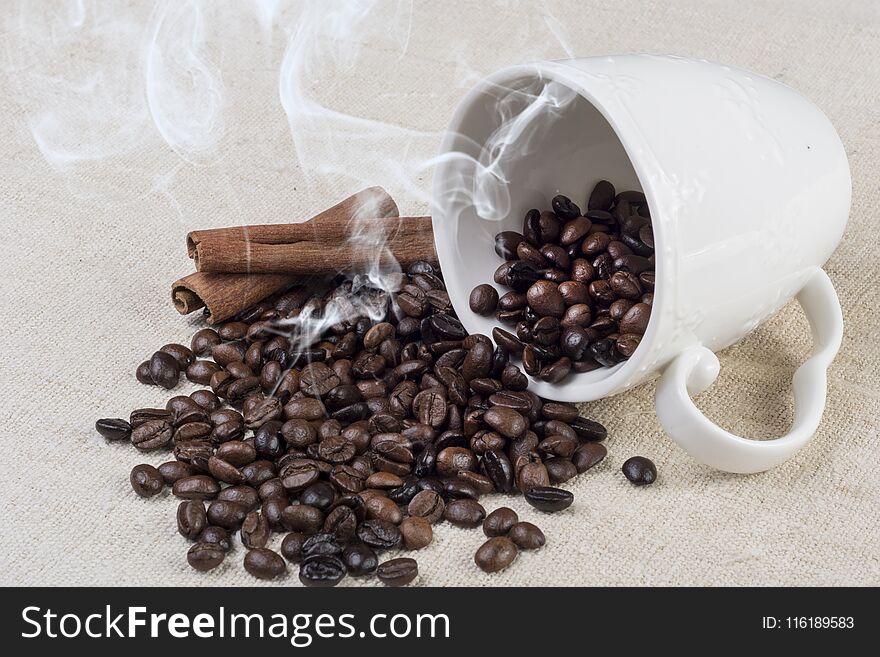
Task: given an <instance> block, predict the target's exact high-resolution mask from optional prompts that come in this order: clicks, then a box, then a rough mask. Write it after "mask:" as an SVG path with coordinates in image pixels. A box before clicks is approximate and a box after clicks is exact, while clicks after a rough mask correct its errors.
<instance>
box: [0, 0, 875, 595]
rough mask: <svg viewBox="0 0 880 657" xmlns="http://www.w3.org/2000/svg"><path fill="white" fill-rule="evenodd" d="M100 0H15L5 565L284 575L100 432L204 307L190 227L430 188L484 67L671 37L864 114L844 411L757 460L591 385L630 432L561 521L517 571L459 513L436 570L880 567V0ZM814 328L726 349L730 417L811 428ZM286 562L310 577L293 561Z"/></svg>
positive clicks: (7, 115)
mask: <svg viewBox="0 0 880 657" xmlns="http://www.w3.org/2000/svg"><path fill="white" fill-rule="evenodd" d="M96 4H98V5H99V6H100V10H99V13H98V14H95V13H94V12H95V11H96V10H95V9H94V8H93V7H92V5H87V8H86V10H85V11H82V12H81V10H80V9H79V8H78V5H77V3H70V4H69V5H63V6H62V5H58V6H57V7H56V6H53V5H51V4H48V3H21V7H19V6H18V5H13V3H7V6H6V7H5V8H4V23H3V26H2V29H0V41H2V43H0V54H2V76H3V77H2V89H0V91H2V93H0V117H2V120H0V167H2V175H0V220H2V237H0V258H2V265H0V266H2V272H3V273H2V282H3V285H2V291H0V300H2V301H0V303H2V310H3V325H2V330H0V345H2V348H0V354H2V358H0V373H2V386H3V390H4V393H5V394H4V403H3V404H2V411H0V413H2V417H3V424H2V430H0V450H2V451H0V453H2V455H3V468H2V472H3V474H2V476H0V499H2V500H3V508H4V520H3V522H0V545H2V547H0V583H2V584H52V585H72V584H79V585H86V584H102V585H114V584H135V585H149V584H182V585H197V584H215V585H225V584H253V583H255V582H254V580H253V579H252V578H250V577H249V576H248V575H247V574H246V573H245V572H244V570H243V568H242V566H241V556H242V548H241V547H240V546H239V547H238V549H237V550H236V552H235V553H234V554H233V555H232V556H231V557H230V558H228V559H227V560H226V562H225V563H224V565H223V566H222V567H220V568H218V569H217V570H215V571H214V572H212V573H210V574H199V573H196V572H194V571H192V570H191V569H190V568H189V567H188V566H187V565H186V561H185V553H186V549H187V547H188V545H187V543H186V542H185V541H184V539H183V538H181V537H180V536H179V535H177V533H176V529H175V520H174V509H175V506H176V504H175V500H174V499H173V498H171V497H170V496H169V495H167V494H165V495H164V496H163V497H161V498H156V499H151V500H142V499H140V498H137V497H136V496H135V495H134V494H133V493H132V491H131V488H130V487H129V484H128V473H129V470H130V469H131V467H132V466H133V465H135V464H136V463H139V462H141V461H143V460H144V457H143V456H142V455H140V454H138V453H136V452H135V450H133V449H132V448H131V447H129V446H127V445H113V444H107V443H105V441H104V440H103V439H101V438H100V437H99V436H97V435H96V434H95V433H94V430H93V423H94V420H95V419H96V418H97V417H101V416H111V417H112V416H120V415H121V416H125V415H127V413H128V411H129V410H130V409H132V408H134V407H139V406H151V405H162V404H164V402H165V399H166V398H167V397H168V394H167V393H165V392H164V391H161V390H159V389H156V388H150V387H145V386H142V385H140V384H138V383H137V382H136V381H135V379H134V376H133V375H134V369H135V366H136V365H137V364H138V363H139V362H140V361H141V360H143V359H144V358H146V357H148V356H149V355H150V354H151V353H152V352H153V350H154V349H156V348H157V347H158V346H160V345H162V344H164V343H166V342H170V341H186V340H188V338H189V335H190V334H191V333H192V331H193V327H195V326H196V325H197V321H196V320H195V319H193V318H183V317H180V316H178V315H177V313H176V312H175V311H174V310H173V308H172V307H171V305H170V302H169V298H168V292H169V290H168V287H169V283H170V282H171V281H172V280H173V279H175V278H176V277H177V276H179V275H182V274H184V273H187V271H189V266H190V264H189V261H188V260H187V258H186V255H185V251H184V243H183V237H184V233H185V232H186V231H187V230H188V229H192V228H197V227H202V228H206V227H212V226H222V225H228V224H238V223H249V222H250V223H254V222H268V221H289V220H291V219H293V218H302V217H305V216H308V215H309V214H312V213H313V212H314V211H316V210H319V209H321V208H323V207H325V206H327V205H328V203H329V202H330V201H335V200H337V199H340V198H342V197H344V196H345V195H347V194H348V193H350V192H352V191H354V190H356V189H358V188H360V187H363V186H365V185H367V184H380V185H383V186H385V187H386V188H387V189H388V190H389V191H391V192H392V194H394V196H395V197H396V198H397V200H398V202H399V204H400V206H401V209H402V211H403V212H405V213H410V214H420V213H425V212H426V211H427V190H428V188H429V183H430V177H431V165H430V162H429V161H428V160H429V158H430V157H431V156H432V155H433V154H434V153H435V152H436V149H437V145H438V141H439V131H440V130H442V128H443V127H444V126H445V124H446V122H447V121H448V119H449V117H450V114H451V112H452V110H453V108H454V107H455V105H456V103H457V102H458V101H459V99H460V98H461V97H462V95H463V94H464V92H465V90H466V89H467V88H468V87H469V86H470V85H471V84H472V83H473V82H474V81H475V80H476V79H477V78H478V77H479V76H481V75H484V74H486V73H488V72H490V71H492V70H494V69H496V68H498V67H500V66H503V65H507V64H513V63H518V62H524V61H529V60H534V59H538V58H548V57H552V58H559V57H565V56H566V55H567V54H577V55H591V54H602V53H624V52H637V51H649V52H658V53H664V52H674V53H680V54H683V55H693V56H701V57H705V58H708V59H712V60H717V61H722V62H726V63H730V64H734V65H737V66H742V67H745V68H749V69H753V70H755V71H758V72H760V73H763V74H765V75H767V76H770V77H772V78H775V79H778V80H781V81H783V82H785V83H787V84H790V85H792V86H794V87H795V88H797V89H799V90H800V91H802V92H803V93H804V94H806V95H807V96H809V97H810V98H812V99H813V100H814V101H815V102H816V103H817V104H818V105H819V106H820V107H821V108H822V109H823V110H824V111H825V112H826V113H827V114H828V116H829V117H830V119H831V120H832V122H833V123H834V125H835V126H836V127H837V129H838V131H839V132H840V136H841V138H842V139H843V142H844V144H845V145H846V150H847V154H848V156H849V161H850V165H851V167H852V174H853V205H852V213H851V217H850V223H849V227H848V229H847V231H846V235H845V236H844V238H843V242H842V243H841V245H840V246H839V247H838V249H837V251H836V252H835V253H834V255H833V256H832V257H831V259H830V261H829V262H828V264H827V267H826V268H827V271H828V273H829V274H830V276H831V278H832V279H833V281H834V284H835V285H836V287H837V290H838V292H839V294H840V299H841V301H842V303H843V307H844V315H845V321H846V334H845V336H844V341H843V345H842V348H841V350H840V354H839V355H838V357H837V359H836V361H835V362H834V365H833V366H832V368H831V370H830V373H829V379H828V387H829V394H828V407H827V409H826V412H825V417H824V420H823V422H822V425H821V427H820V428H819V431H818V433H817V435H816V437H815V438H814V440H813V441H812V442H811V443H810V444H809V446H808V447H807V448H806V449H804V450H803V452H801V453H800V454H799V455H798V456H797V457H796V458H794V459H792V460H791V461H790V462H789V463H786V464H785V465H783V466H781V467H779V468H777V469H775V470H773V471H771V472H768V473H765V474H761V475H756V476H733V475H725V474H719V473H718V472H714V471H711V470H709V469H707V468H705V467H702V466H700V465H698V464H696V463H695V462H693V461H692V460H691V459H689V458H688V457H687V455H685V454H684V453H683V452H682V451H681V450H679V449H678V448H677V447H675V446H674V445H673V444H672V443H671V442H670V441H669V440H668V439H666V438H665V437H664V435H663V433H662V432H661V430H660V428H659V426H658V424H657V421H656V419H655V417H654V413H653V410H652V408H653V406H652V404H653V392H654V390H653V387H652V386H651V385H646V386H643V387H641V388H639V389H637V390H634V391H631V392H629V393H627V394H624V395H621V396H618V397H615V398H613V399H608V400H604V401H602V402H598V403H592V404H588V405H585V406H584V409H583V410H584V412H585V413H586V414H587V415H589V416H591V417H594V418H596V419H598V420H601V421H602V422H604V423H605V424H607V426H608V428H609V432H610V437H609V439H608V442H607V445H608V448H609V455H608V458H607V459H606V460H605V462H604V463H602V465H601V466H599V467H598V468H597V469H596V470H595V471H591V472H590V473H588V474H586V475H584V476H581V477H578V478H577V479H576V480H574V481H572V482H571V483H570V485H569V488H570V489H571V490H573V491H574V493H575V495H576V500H577V501H576V503H575V505H574V506H573V507H572V508H571V509H570V510H568V511H566V512H565V513H560V514H557V515H553V516H544V515H541V514H539V513H537V512H535V511H534V510H533V509H531V508H529V507H528V506H527V505H525V504H524V503H523V502H522V500H521V499H514V500H511V501H509V503H510V505H511V506H513V507H514V508H515V509H516V510H517V511H518V512H519V513H520V515H521V517H522V518H524V519H527V520H530V521H534V522H536V523H538V524H539V525H540V526H541V527H542V528H543V529H544V531H545V533H546V535H547V537H548V542H547V545H546V547H545V548H544V549H542V550H540V551H537V552H533V553H528V554H523V555H522V556H521V557H520V558H519V560H518V561H517V563H515V564H514V566H513V567H511V568H509V569H508V570H507V571H505V572H503V573H501V574H497V575H493V576H489V575H485V574H483V573H482V572H480V571H478V570H477V569H476V567H475V566H474V564H473V552H474V550H475V549H476V547H477V546H478V545H479V544H480V543H481V536H482V534H481V533H480V532H479V531H464V530H459V529H456V528H454V527H450V526H448V525H442V526H439V527H438V528H437V531H436V534H435V536H436V538H435V540H434V543H433V544H432V545H431V546H430V547H429V548H427V549H425V550H424V551H422V552H421V553H419V554H418V555H417V556H418V559H419V562H420V568H421V576H420V579H419V582H420V583H422V584H425V585H454V584H457V585H478V586H487V585H512V584H519V585H541V584H551V585H563V584H577V585H589V584H604V585H623V584H630V585H633V584H635V585H641V584H653V585H658V584H659V585H679V584H694V585H741V584H756V585H765V584H794V585H836V584H860V585H866V584H873V585H877V584H880V531H878V486H880V454H878V448H880V443H878V411H880V390H878V385H877V376H878V371H880V357H878V356H880V348H878V345H880V330H878V328H877V327H878V317H877V310H878V306H880V295H878V289H880V286H878V283H880V280H878V265H880V262H878V258H877V236H878V234H880V225H878V215H880V212H878V200H880V185H878V173H880V162H878V146H880V110H878V108H880V103H878V89H880V76H878V70H880V64H878V62H880V5H878V3H876V2H874V1H873V0H852V1H842V0H834V1H831V0H828V1H827V2H822V1H819V0H810V1H807V0H790V1H769V0H767V1H760V0H748V1H746V0H740V1H738V2H726V1H721V0H689V1H681V2H679V1H674V0H672V1H670V0H665V1H663V2H654V1H651V2H638V1H636V0H627V1H622V2H613V3H612V2H601V1H598V0H595V1H589V2H587V1H583V0H581V1H577V2H564V3H557V2H546V3H537V2H536V3H529V2H522V3H516V2H503V3H498V4H492V3H488V2H481V3H467V2H443V3H436V2H420V1H417V2H416V3H415V4H414V6H412V8H411V9H410V4H409V3H405V2H403V3H399V4H398V3H391V2H380V3H376V4H375V6H373V7H372V8H369V10H367V8H365V7H367V6H366V5H365V6H362V7H361V9H362V10H363V11H361V10H358V11H355V10H354V9H353V7H356V6H357V5H355V3H340V4H339V5H336V6H334V5H332V3H326V2H318V3H315V4H314V5H313V6H310V8H307V9H302V8H301V4H302V3H296V4H295V5H293V4H292V6H291V7H286V6H285V3H280V4H276V3H262V4H259V3H233V2H231V1H230V2H226V3H207V2H204V3H201V4H199V3H196V2H193V3H168V4H161V3H160V4H159V5H157V7H156V8H153V7H152V5H151V3H142V2H128V3H96ZM289 119H290V120H289ZM809 349H810V338H809V330H808V327H807V325H806V322H805V320H804V318H803V316H802V314H801V313H800V311H799V309H798V308H797V307H796V305H792V304H790V305H789V306H788V307H786V308H785V309H784V310H783V311H782V312H781V313H780V314H779V315H778V316H777V317H776V318H774V319H773V320H772V321H770V322H768V323H767V324H765V325H764V326H762V327H760V328H759V329H758V330H756V331H755V332H754V333H753V334H752V335H750V336H749V337H748V338H747V339H745V340H744V341H743V342H742V343H740V344H738V345H737V346H735V347H733V348H730V349H728V350H727V351H725V352H723V353H722V354H721V355H720V359H721V364H722V373H721V376H720V378H719V380H718V382H717V383H716V384H715V385H714V386H713V387H712V388H711V389H710V390H709V391H708V392H706V393H704V394H702V395H700V396H699V397H698V400H697V402H698V404H699V406H700V407H701V408H702V409H703V410H704V411H705V412H706V413H707V414H708V415H709V416H710V417H711V418H713V419H714V420H716V421H717V422H719V423H720V424H721V425H722V426H724V427H726V428H728V429H730V430H733V431H736V432H741V433H743V434H745V435H752V436H759V437H772V436H774V435H778V434H781V433H783V432H784V431H785V430H786V428H787V426H788V425H789V423H790V421H791V419H792V408H793V406H792V399H791V391H790V382H791V377H792V373H793V371H794V369H795V368H796V367H797V365H798V364H799V363H800V362H801V361H802V360H803V359H804V358H805V356H806V355H807V354H808V353H809ZM191 389H192V388H191V387H190V386H189V384H186V385H181V386H180V390H181V391H187V392H188V391H190V390H191ZM634 454H643V455H645V456H648V457H650V458H652V459H653V460H654V461H655V462H656V463H657V467H658V470H659V473H660V474H659V480H658V481H657V483H656V484H654V485H653V486H650V487H647V488H635V487H633V486H632V485H630V484H629V483H628V482H626V481H625V479H624V478H623V476H622V475H621V473H620V465H621V463H622V462H623V461H624V459H626V458H627V457H629V456H632V455H634ZM147 460H148V461H150V462H154V463H159V462H160V461H161V460H162V457H161V456H159V455H151V456H150V457H149V458H148V459H147ZM504 502H505V503H506V502H508V500H504ZM501 503H502V500H501V499H493V498H490V499H489V500H487V506H488V507H489V508H494V507H495V506H497V505H499V504H501ZM280 583H281V584H282V585H294V584H295V585H298V582H297V579H296V576H295V574H294V573H293V572H292V573H291V575H289V576H288V577H287V578H286V579H285V580H284V581H282V582H280ZM347 583H349V584H362V583H371V582H355V581H353V580H348V581H347Z"/></svg>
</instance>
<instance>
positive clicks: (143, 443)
mask: <svg viewBox="0 0 880 657" xmlns="http://www.w3.org/2000/svg"><path fill="white" fill-rule="evenodd" d="M173 435H174V432H173V429H172V427H171V423H170V422H168V421H167V420H147V421H146V422H144V423H143V424H141V425H139V426H137V427H136V428H135V429H134V431H132V432H131V444H132V445H134V446H135V447H137V448H138V449H140V450H142V451H150V450H154V449H158V448H160V447H164V446H165V445H167V444H168V443H170V442H171V438H172V436H173Z"/></svg>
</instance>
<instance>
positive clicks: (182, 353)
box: [159, 343, 196, 371]
mask: <svg viewBox="0 0 880 657" xmlns="http://www.w3.org/2000/svg"><path fill="white" fill-rule="evenodd" d="M159 351H163V352H165V353H166V354H168V355H169V356H171V357H172V358H173V359H174V360H176V361H177V368H178V369H179V370H180V371H183V370H185V369H186V368H187V367H189V366H190V365H191V364H192V362H193V361H194V360H195V359H196V357H195V354H194V353H193V352H192V351H191V350H190V349H188V348H187V347H184V346H183V345H182V344H177V343H171V344H166V345H165V346H163V347H160V348H159Z"/></svg>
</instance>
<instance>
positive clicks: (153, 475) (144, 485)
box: [129, 463, 165, 497]
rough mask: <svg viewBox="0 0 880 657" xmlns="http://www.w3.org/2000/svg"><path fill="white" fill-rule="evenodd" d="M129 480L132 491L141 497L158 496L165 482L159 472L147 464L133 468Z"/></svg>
mask: <svg viewBox="0 0 880 657" xmlns="http://www.w3.org/2000/svg"><path fill="white" fill-rule="evenodd" d="M129 480H130V481H131V488H132V490H134V492H135V493H137V494H138V495H140V496H141V497H153V496H154V495H158V494H159V493H161V492H162V488H163V487H164V486H165V481H164V479H162V475H161V474H160V473H159V471H158V470H157V469H156V468H155V467H153V466H152V465H149V464H147V463H143V464H141V465H136V466H134V468H132V470H131V475H130V476H129Z"/></svg>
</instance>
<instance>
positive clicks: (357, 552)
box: [342, 541, 379, 577]
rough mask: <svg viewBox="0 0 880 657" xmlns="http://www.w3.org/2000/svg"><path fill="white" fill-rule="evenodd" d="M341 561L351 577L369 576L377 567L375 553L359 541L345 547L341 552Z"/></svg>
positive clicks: (377, 561) (377, 558)
mask: <svg viewBox="0 0 880 657" xmlns="http://www.w3.org/2000/svg"><path fill="white" fill-rule="evenodd" d="M342 561H343V563H344V564H345V569H346V571H348V574H349V575H351V576H352V577H363V576H365V575H371V574H373V573H374V572H376V568H377V567H378V565H379V557H378V556H376V552H375V551H374V550H373V549H372V548H371V547H369V546H368V545H366V544H364V543H362V542H361V541H354V542H352V543H349V544H348V545H346V546H345V549H344V550H343V551H342Z"/></svg>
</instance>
